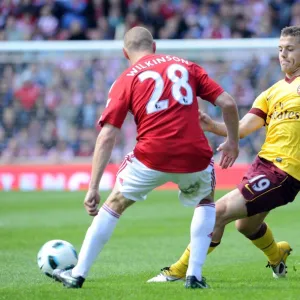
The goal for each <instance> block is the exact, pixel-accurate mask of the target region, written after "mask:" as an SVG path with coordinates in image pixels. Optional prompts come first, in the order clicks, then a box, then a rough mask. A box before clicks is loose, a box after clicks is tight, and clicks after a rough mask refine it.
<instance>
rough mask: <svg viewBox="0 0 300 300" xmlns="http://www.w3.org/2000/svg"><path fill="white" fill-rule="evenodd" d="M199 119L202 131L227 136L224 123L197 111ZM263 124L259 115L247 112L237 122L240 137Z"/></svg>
mask: <svg viewBox="0 0 300 300" xmlns="http://www.w3.org/2000/svg"><path fill="white" fill-rule="evenodd" d="M199 120H200V124H201V127H202V128H203V130H204V131H209V132H212V133H214V134H216V135H219V136H224V137H226V136H227V131H226V126H225V124H224V123H221V122H216V121H214V120H212V119H211V117H210V116H209V115H208V114H206V113H204V112H202V111H199ZM264 124H265V121H264V119H262V118H261V117H259V116H257V115H255V114H252V113H247V114H246V115H245V116H244V117H243V118H242V119H241V120H240V122H239V134H240V138H241V139H242V138H244V137H246V136H248V135H249V134H251V133H252V132H254V131H256V130H258V129H260V128H261V127H263V126H264Z"/></svg>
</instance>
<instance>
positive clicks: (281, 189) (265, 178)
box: [148, 26, 300, 282]
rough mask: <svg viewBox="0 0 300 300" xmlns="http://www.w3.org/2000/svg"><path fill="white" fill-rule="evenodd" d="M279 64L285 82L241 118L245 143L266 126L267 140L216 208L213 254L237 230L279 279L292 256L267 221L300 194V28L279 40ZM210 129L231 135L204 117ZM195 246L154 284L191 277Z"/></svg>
mask: <svg viewBox="0 0 300 300" xmlns="http://www.w3.org/2000/svg"><path fill="white" fill-rule="evenodd" d="M279 61H280V66H281V70H282V71H283V72H284V73H285V78H284V79H282V80H280V81H278V82H277V83H275V84H274V85H273V86H271V87H270V88H269V89H268V90H266V91H264V92H263V93H261V94H260V95H259V96H258V97H257V98H256V100H255V101H254V104H253V106H252V108H251V109H250V111H249V112H248V113H247V114H246V115H245V116H244V117H243V118H242V119H241V121H240V125H239V129H240V138H243V137H245V136H247V135H249V134H251V133H252V132H254V131H256V130H258V129H259V128H261V127H263V126H266V140H265V142H264V144H263V146H262V148H261V150H260V152H259V153H258V156H257V157H256V159H255V160H254V162H253V163H252V165H251V166H250V167H249V169H248V171H247V173H246V174H245V175H244V177H243V179H242V181H241V183H240V184H239V185H238V187H237V189H235V190H233V191H231V192H229V193H228V194H226V195H225V196H223V197H222V198H221V199H220V200H218V201H217V203H216V223H215V228H214V232H213V236H212V242H211V245H210V248H209V250H208V253H210V252H211V251H212V250H214V249H215V248H216V246H218V245H219V244H220V242H221V239H222V236H223V233H224V229H225V226H226V225H227V224H228V223H230V222H232V221H235V220H236V222H235V225H236V228H237V229H238V231H239V232H241V233H242V234H243V235H244V236H245V237H247V238H248V239H250V240H251V241H252V243H253V244H254V245H255V246H256V247H257V248H259V249H260V250H261V251H263V253H264V254H265V255H266V256H267V258H268V265H269V266H270V267H271V268H272V270H273V277H275V278H279V277H284V276H285V274H286V259H287V257H288V255H289V254H290V252H291V250H292V249H291V247H290V245H289V244H288V243H287V242H278V243H276V242H275V240H274V237H273V234H272V231H271V229H270V228H269V227H268V225H267V224H266V223H265V222H264V219H265V218H266V216H267V215H268V213H269V212H270V211H271V210H272V209H274V208H276V207H278V206H282V205H285V204H287V203H289V202H292V201H293V200H294V199H295V197H296V195H297V193H298V192H299V190H300V26H290V27H286V28H284V29H283V30H282V31H281V36H280V39H279ZM200 122H201V125H202V127H203V129H204V130H206V131H210V132H213V133H215V134H217V135H220V136H226V129H225V126H224V124H223V123H218V122H215V121H213V120H212V119H211V118H210V117H209V116H208V115H206V114H203V113H201V115H200ZM188 263H189V246H188V247H187V248H186V250H185V251H184V253H183V254H182V256H181V257H180V259H179V260H178V261H177V262H176V263H174V264H172V265H171V266H170V267H166V268H163V269H162V270H161V273H160V274H159V275H157V276H155V277H153V278H151V279H150V280H148V282H165V281H174V280H179V279H184V278H185V273H186V270H187V268H188Z"/></svg>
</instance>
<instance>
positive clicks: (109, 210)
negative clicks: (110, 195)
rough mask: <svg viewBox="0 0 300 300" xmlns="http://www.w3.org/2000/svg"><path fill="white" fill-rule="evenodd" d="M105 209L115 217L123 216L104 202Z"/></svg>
mask: <svg viewBox="0 0 300 300" xmlns="http://www.w3.org/2000/svg"><path fill="white" fill-rule="evenodd" d="M101 208H103V209H104V210H105V211H107V212H108V213H109V214H110V215H112V216H113V217H115V218H117V219H119V218H120V217H121V215H120V214H118V213H116V212H115V211H114V210H112V209H111V208H110V207H109V206H108V205H106V204H103V205H102V207H101Z"/></svg>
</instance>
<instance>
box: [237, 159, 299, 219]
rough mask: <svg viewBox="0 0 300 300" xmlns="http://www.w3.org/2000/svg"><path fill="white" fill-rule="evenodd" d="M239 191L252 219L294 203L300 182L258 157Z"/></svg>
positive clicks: (239, 186)
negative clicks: (254, 216)
mask: <svg viewBox="0 0 300 300" xmlns="http://www.w3.org/2000/svg"><path fill="white" fill-rule="evenodd" d="M238 189H239V190H240V192H241V193H242V195H243V196H244V198H245V199H246V207H247V211H248V216H249V217H250V216H253V215H256V214H258V213H261V212H265V211H270V210H271V209H274V208H276V207H278V206H282V205H285V204H287V203H289V202H292V201H293V200H294V199H295V197H296V195H297V194H298V192H299V191H300V181H298V180H296V179H295V178H294V177H292V176H290V175H289V174H287V173H285V172H284V171H282V170H281V169H279V168H278V167H276V166H275V165H274V164H273V163H272V162H270V161H268V160H266V159H264V158H261V157H259V156H257V157H256V158H255V160H254V162H253V163H252V165H251V166H250V168H249V169H248V171H247V173H246V174H245V175H244V177H243V179H242V182H241V183H240V184H239V185H238Z"/></svg>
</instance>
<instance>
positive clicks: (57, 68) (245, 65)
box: [0, 56, 282, 163]
mask: <svg viewBox="0 0 300 300" xmlns="http://www.w3.org/2000/svg"><path fill="white" fill-rule="evenodd" d="M198 63H200V64H201V65H202V66H203V67H204V68H205V69H206V70H207V71H208V73H209V74H210V76H211V77H212V78H214V79H215V80H216V81H217V82H218V83H219V84H221V86H222V87H223V88H224V89H225V90H226V91H227V92H229V93H230V94H232V95H233V96H234V98H235V99H236V101H237V104H238V106H239V109H240V116H243V115H244V114H245V113H247V111H248V110H249V108H250V107H251V105H252V102H253V100H254V98H255V97H256V96H257V95H258V94H259V93H260V92H261V91H263V90H265V89H267V88H268V87H269V86H270V85H271V84H272V83H274V82H276V81H277V80H279V79H280V78H281V77H282V74H281V72H280V70H279V64H278V61H277V59H276V58H271V57H264V58H263V59H261V57H256V56H254V57H253V58H252V59H250V60H248V61H247V62H245V61H242V60H240V59H239V60H235V61H232V60H230V61H210V62H206V61H198ZM127 66H128V65H127V61H125V60H124V59H122V58H120V57H115V58H107V59H98V58H94V59H92V58H91V59H82V58H81V57H80V56H78V57H72V58H70V59H69V60H67V59H64V60H63V61H61V60H57V61H56V62H41V63H27V64H2V65H0V76H1V81H0V99H1V101H0V116H1V118H0V162H2V163H5V162H6V163H8V162H10V163H13V162H14V161H15V159H16V158H19V159H20V158H23V160H24V159H25V161H26V162H33V161H36V160H37V159H43V162H49V163H57V162H59V163H60V162H71V161H74V158H75V157H76V159H78V158H87V157H88V158H89V157H90V156H91V155H92V153H93V148H94V144H95V139H96V136H97V134H98V129H99V128H97V121H98V119H99V117H100V115H101V113H102V111H103V109H104V108H105V105H106V100H107V93H108V90H109V88H110V86H111V84H112V83H113V82H114V80H115V78H116V77H117V76H118V75H119V74H120V73H121V72H122V70H124V69H125V68H126V67H127ZM200 106H201V108H202V109H203V110H204V111H206V112H208V113H209V115H211V116H212V117H213V118H214V119H216V120H221V112H220V110H218V109H217V108H216V107H214V106H213V105H210V104H208V103H207V102H206V101H200ZM135 136H136V129H135V124H134V121H133V119H132V117H131V115H128V118H127V119H126V121H125V123H124V126H123V128H122V134H121V135H120V137H119V138H118V141H117V144H116V147H115V148H114V152H113V155H112V162H115V163H120V162H121V161H122V159H123V156H124V154H126V153H128V152H129V151H131V150H132V149H133V146H134V144H135ZM263 139H264V130H262V131H260V132H258V133H256V134H254V135H251V136H250V137H247V138H245V139H243V140H242V141H241V155H240V160H241V161H243V162H249V161H251V160H252V159H253V156H254V155H255V154H256V153H257V151H258V150H259V147H260V145H261V143H262V141H263ZM209 140H210V142H211V145H212V147H213V149H216V148H217V145H218V144H219V143H221V142H222V141H223V138H221V137H216V136H215V135H209Z"/></svg>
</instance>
